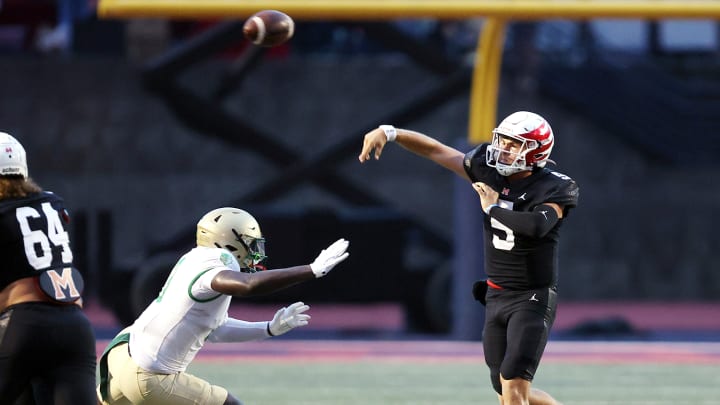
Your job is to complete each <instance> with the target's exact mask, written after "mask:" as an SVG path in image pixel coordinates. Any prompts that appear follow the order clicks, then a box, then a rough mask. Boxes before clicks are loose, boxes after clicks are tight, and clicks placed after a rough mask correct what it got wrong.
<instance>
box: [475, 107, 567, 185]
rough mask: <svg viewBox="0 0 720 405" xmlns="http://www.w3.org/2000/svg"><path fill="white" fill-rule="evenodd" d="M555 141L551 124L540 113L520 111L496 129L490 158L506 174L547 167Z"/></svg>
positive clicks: (493, 164)
mask: <svg viewBox="0 0 720 405" xmlns="http://www.w3.org/2000/svg"><path fill="white" fill-rule="evenodd" d="M554 143H555V137H554V135H553V131H552V128H550V124H549V123H548V122H547V121H546V120H545V119H544V118H543V117H541V116H539V115H538V114H535V113H532V112H528V111H518V112H515V113H512V114H510V115H509V116H508V117H507V118H505V119H504V120H502V121H501V122H500V125H498V127H497V128H495V129H494V130H493V138H492V142H491V144H490V145H489V146H488V148H487V154H486V161H487V164H488V166H490V167H494V168H495V169H496V170H497V171H498V173H500V174H501V175H503V176H509V175H511V174H514V173H518V172H521V171H525V170H532V168H533V167H544V166H545V164H546V163H547V161H548V160H549V158H550V152H551V151H552V148H553V145H554Z"/></svg>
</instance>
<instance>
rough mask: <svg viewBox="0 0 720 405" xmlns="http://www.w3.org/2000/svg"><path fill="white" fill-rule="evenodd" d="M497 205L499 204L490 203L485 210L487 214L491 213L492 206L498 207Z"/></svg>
mask: <svg viewBox="0 0 720 405" xmlns="http://www.w3.org/2000/svg"><path fill="white" fill-rule="evenodd" d="M497 206H498V205H497V204H490V205H489V206H488V207H487V209H486V210H485V215H490V210H491V209H492V207H497Z"/></svg>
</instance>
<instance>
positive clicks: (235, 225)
mask: <svg viewBox="0 0 720 405" xmlns="http://www.w3.org/2000/svg"><path fill="white" fill-rule="evenodd" d="M197 244H198V246H206V247H216V248H221V249H226V250H228V251H230V253H232V254H233V255H234V256H235V257H237V259H238V262H239V263H240V267H242V268H244V269H255V268H256V266H257V265H258V264H259V263H260V262H261V261H263V260H264V259H265V258H266V257H267V256H265V239H264V238H263V237H262V232H260V225H259V224H258V222H257V221H256V220H255V218H254V217H253V216H252V215H250V214H249V213H248V212H247V211H243V210H241V209H238V208H232V207H224V208H217V209H214V210H212V211H210V212H208V213H207V214H205V215H204V216H203V217H202V218H200V221H198V224H197Z"/></svg>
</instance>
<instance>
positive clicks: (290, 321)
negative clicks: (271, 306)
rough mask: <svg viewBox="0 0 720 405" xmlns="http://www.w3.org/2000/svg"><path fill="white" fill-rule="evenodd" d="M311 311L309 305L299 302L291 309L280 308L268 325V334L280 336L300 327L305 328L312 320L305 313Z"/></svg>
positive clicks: (290, 307)
mask: <svg viewBox="0 0 720 405" xmlns="http://www.w3.org/2000/svg"><path fill="white" fill-rule="evenodd" d="M308 309H310V306H309V305H305V304H304V303H302V302H300V301H298V302H296V303H294V304H292V305H290V306H289V307H287V308H285V307H282V308H280V309H279V310H278V311H277V312H276V313H275V316H274V317H273V319H272V321H270V322H269V323H268V332H270V336H280V335H282V334H284V333H287V332H289V331H290V330H292V329H295V328H297V327H299V326H305V325H307V324H308V320H310V315H308V314H303V312H305V311H307V310H308Z"/></svg>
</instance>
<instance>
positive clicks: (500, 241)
mask: <svg viewBox="0 0 720 405" xmlns="http://www.w3.org/2000/svg"><path fill="white" fill-rule="evenodd" d="M490 226H491V227H492V228H493V229H497V230H499V231H502V232H505V238H501V237H500V236H498V234H497V233H495V232H493V238H492V243H493V246H495V249H498V250H512V248H513V247H514V246H515V234H514V233H513V231H512V229H510V228H508V227H507V226H505V225H504V224H503V223H502V222H500V221H498V220H497V219H495V218H490Z"/></svg>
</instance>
